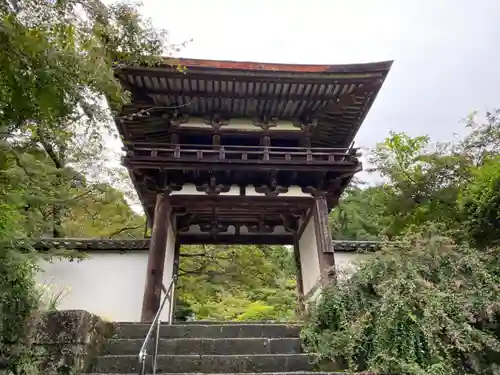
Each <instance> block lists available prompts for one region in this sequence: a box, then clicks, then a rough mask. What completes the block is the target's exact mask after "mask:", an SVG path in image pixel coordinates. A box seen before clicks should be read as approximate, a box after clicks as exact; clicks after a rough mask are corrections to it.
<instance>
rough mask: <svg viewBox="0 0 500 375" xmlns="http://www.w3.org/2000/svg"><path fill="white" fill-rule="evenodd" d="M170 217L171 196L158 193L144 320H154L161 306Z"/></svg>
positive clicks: (144, 298)
mask: <svg viewBox="0 0 500 375" xmlns="http://www.w3.org/2000/svg"><path fill="white" fill-rule="evenodd" d="M169 219H170V202H169V197H168V196H167V195H164V194H158V195H157V197H156V207H155V214H154V219H153V231H152V234H151V243H150V247H149V254H148V265H147V273H146V286H145V288H144V297H143V300H142V313H141V321H142V322H150V321H152V320H153V318H154V316H155V314H156V312H157V311H158V309H159V307H160V300H161V290H162V283H163V269H164V265H165V253H166V250H167V236H168V225H169Z"/></svg>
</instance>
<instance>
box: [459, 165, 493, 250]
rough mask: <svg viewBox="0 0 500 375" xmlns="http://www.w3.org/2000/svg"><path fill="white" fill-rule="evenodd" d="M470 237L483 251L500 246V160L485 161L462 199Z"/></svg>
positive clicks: (465, 221) (475, 171) (475, 173)
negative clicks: (486, 248)
mask: <svg viewBox="0 0 500 375" xmlns="http://www.w3.org/2000/svg"><path fill="white" fill-rule="evenodd" d="M461 208H462V217H463V223H464V224H465V228H466V229H467V232H468V236H469V239H470V241H471V242H472V244H473V245H475V246H478V247H479V248H485V247H491V246H500V158H499V157H498V156H497V157H494V158H492V159H489V160H484V161H483V165H482V166H481V167H478V168H476V169H475V170H474V179H473V182H472V183H471V184H470V185H469V186H467V187H466V188H465V189H464V191H463V193H462V196H461Z"/></svg>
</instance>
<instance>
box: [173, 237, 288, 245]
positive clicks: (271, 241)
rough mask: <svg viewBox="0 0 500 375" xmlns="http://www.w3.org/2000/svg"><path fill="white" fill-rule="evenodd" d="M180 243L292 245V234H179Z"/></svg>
mask: <svg viewBox="0 0 500 375" xmlns="http://www.w3.org/2000/svg"><path fill="white" fill-rule="evenodd" d="M179 241H180V243H181V244H182V245H202V244H205V245H252V244H253V245H293V241H294V239H293V235H291V234H290V235H284V234H283V235H281V234H274V235H273V234H252V235H247V234H240V235H234V234H219V235H215V236H211V235H208V234H179Z"/></svg>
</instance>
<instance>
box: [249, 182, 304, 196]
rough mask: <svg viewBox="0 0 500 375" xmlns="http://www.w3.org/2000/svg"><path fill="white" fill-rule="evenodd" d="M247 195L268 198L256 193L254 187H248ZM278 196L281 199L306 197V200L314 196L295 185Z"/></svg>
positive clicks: (263, 194)
mask: <svg viewBox="0 0 500 375" xmlns="http://www.w3.org/2000/svg"><path fill="white" fill-rule="evenodd" d="M245 194H246V195H247V196H249V197H265V196H266V194H265V193H257V192H256V191H255V187H254V186H247V187H246V188H245ZM278 196H279V197H306V198H311V197H312V195H311V194H310V193H304V192H303V191H302V188H301V187H300V186H295V185H292V186H290V187H289V188H288V191H287V192H286V193H280V194H279V195H278Z"/></svg>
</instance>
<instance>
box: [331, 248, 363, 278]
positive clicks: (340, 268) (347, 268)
mask: <svg viewBox="0 0 500 375" xmlns="http://www.w3.org/2000/svg"><path fill="white" fill-rule="evenodd" d="M369 256H370V254H369V253H356V252H351V251H338V252H335V268H336V269H337V272H338V276H339V277H348V276H349V275H350V274H352V273H353V272H354V271H355V270H356V268H357V263H358V262H360V261H362V260H363V259H366V258H367V257H369Z"/></svg>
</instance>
